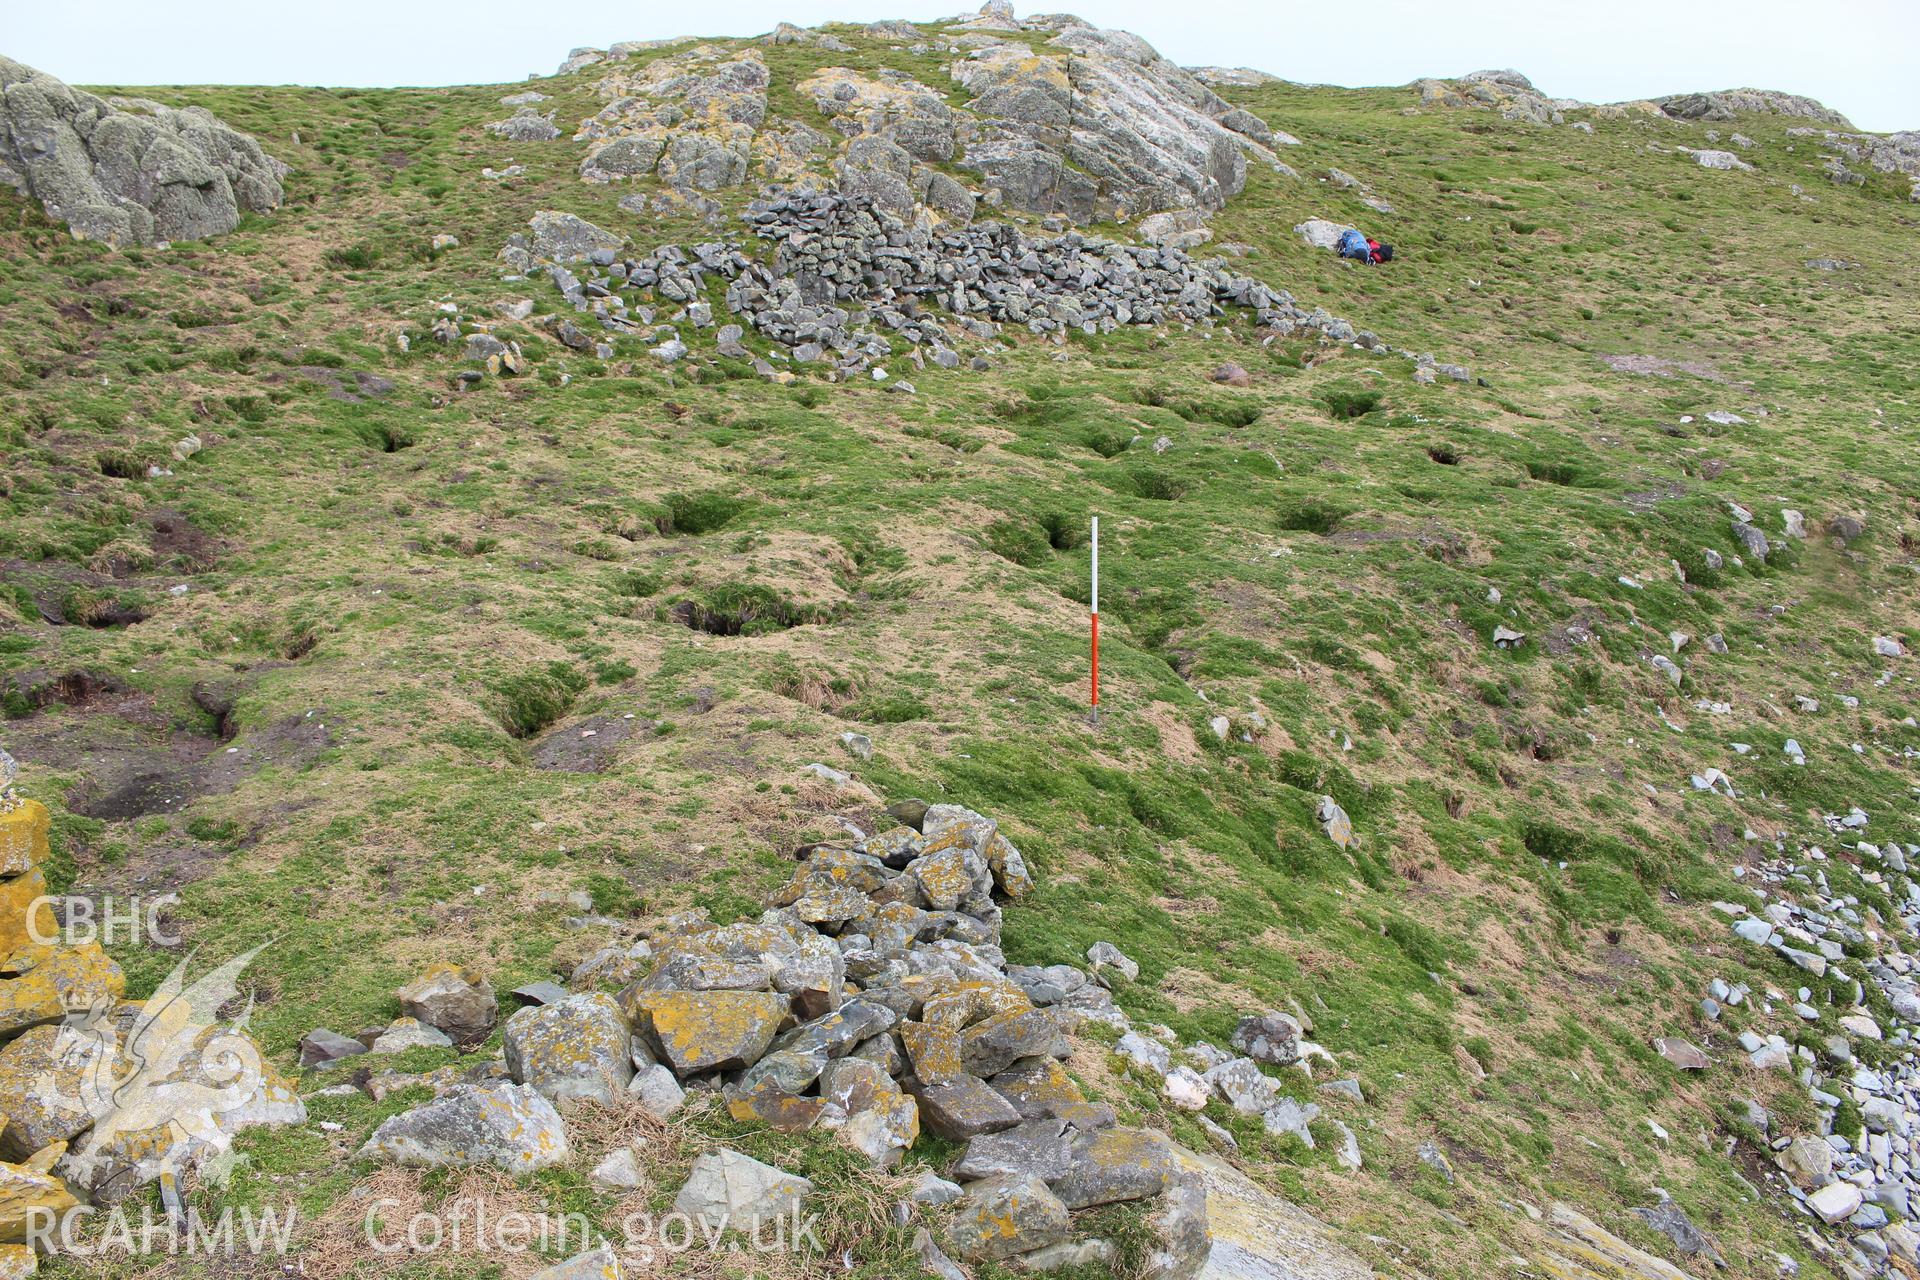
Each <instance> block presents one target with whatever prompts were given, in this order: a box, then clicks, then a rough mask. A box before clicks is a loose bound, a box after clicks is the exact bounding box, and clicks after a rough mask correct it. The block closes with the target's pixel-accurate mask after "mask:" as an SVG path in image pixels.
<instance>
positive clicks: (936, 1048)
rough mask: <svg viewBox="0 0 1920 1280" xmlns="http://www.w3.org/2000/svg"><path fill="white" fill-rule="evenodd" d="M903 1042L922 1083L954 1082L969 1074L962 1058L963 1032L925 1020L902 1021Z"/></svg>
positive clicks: (914, 1070) (901, 1035) (901, 1037)
mask: <svg viewBox="0 0 1920 1280" xmlns="http://www.w3.org/2000/svg"><path fill="white" fill-rule="evenodd" d="M900 1043H901V1045H902V1046H903V1047H904V1048H905V1049H906V1053H907V1060H908V1061H909V1062H911V1063H912V1064H913V1073H914V1075H916V1076H918V1077H919V1078H920V1080H921V1082H922V1083H924V1084H930V1085H939V1084H951V1083H953V1082H954V1081H955V1080H956V1079H958V1078H959V1077H961V1076H963V1075H965V1074H967V1070H966V1066H965V1064H964V1063H963V1062H962V1061H961V1057H960V1032H958V1031H957V1030H955V1029H954V1028H952V1027H936V1026H930V1025H928V1024H927V1023H924V1022H903V1023H901V1024H900Z"/></svg>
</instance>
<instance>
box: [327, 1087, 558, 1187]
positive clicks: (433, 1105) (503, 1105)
mask: <svg viewBox="0 0 1920 1280" xmlns="http://www.w3.org/2000/svg"><path fill="white" fill-rule="evenodd" d="M570 1154H571V1152H570V1150H569V1148H568V1146H567V1131H566V1127H565V1126H564V1125H563V1124H562V1123H561V1121H560V1113H559V1112H557V1111H555V1110H554V1109H553V1104H552V1103H551V1102H549V1101H547V1099H546V1098H544V1097H542V1096H541V1094H540V1093H539V1091H538V1090H536V1089H533V1088H530V1087H528V1086H526V1085H518V1084H496V1085H456V1086H454V1087H453V1088H451V1089H449V1090H448V1091H447V1092H446V1093H444V1094H442V1095H441V1096H440V1097H438V1098H435V1099H434V1100H433V1101H432V1102H429V1103H427V1104H425V1105H424V1106H420V1107H416V1108H414V1109H413V1110H412V1111H403V1112H401V1113H400V1114H399V1115H397V1116H389V1117H388V1118H387V1119H386V1120H384V1121H382V1122H381V1124H380V1127H379V1128H378V1129H375V1130H374V1131H373V1136H372V1137H371V1138H368V1139H367V1141H366V1144H365V1145H364V1146H362V1147H361V1148H360V1155H361V1157H362V1158H364V1159H376V1160H389V1161H392V1162H393V1163H395V1164H401V1165H412V1166H415V1167H420V1168H434V1167H439V1166H469V1165H492V1166H493V1167H495V1168H498V1169H504V1170H506V1171H508V1172H510V1173H530V1172H532V1171H534V1170H536V1169H545V1168H547V1167H548V1166H550V1165H555V1164H559V1163H561V1162H562V1161H564V1160H566V1159H567V1158H568V1156H569V1155H570Z"/></svg>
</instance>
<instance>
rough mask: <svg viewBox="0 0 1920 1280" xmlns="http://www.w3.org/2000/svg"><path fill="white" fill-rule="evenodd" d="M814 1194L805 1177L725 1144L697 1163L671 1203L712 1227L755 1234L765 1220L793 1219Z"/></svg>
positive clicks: (810, 1184) (697, 1160) (677, 1209)
mask: <svg viewBox="0 0 1920 1280" xmlns="http://www.w3.org/2000/svg"><path fill="white" fill-rule="evenodd" d="M812 1192H813V1183H811V1182H809V1181H808V1180H807V1179H805V1178H802V1177H798V1176H796V1175H794V1174H791V1173H788V1172H787V1171H786V1170H784V1169H776V1168H774V1167H773V1166H772V1165H770V1164H762V1163H760V1161H758V1160H755V1159H754V1158H753V1157H751V1156H747V1155H743V1154H741V1153H740V1152H738V1151H733V1150H730V1149H728V1148H725V1147H722V1148H721V1149H720V1150H718V1151H709V1152H707V1153H706V1154H705V1155H703V1156H701V1157H699V1158H698V1159H696V1160H695V1161H694V1162H693V1169H692V1171H691V1172H690V1173H689V1174H688V1175H687V1181H686V1184H685V1185H684V1186H682V1187H681V1188H680V1194H679V1195H677V1196H675V1197H674V1200H673V1207H674V1209H675V1211H676V1212H679V1213H684V1214H686V1215H687V1216H688V1217H690V1218H692V1219H694V1220H695V1221H697V1222H699V1223H701V1224H702V1225H704V1226H706V1227H708V1228H709V1229H718V1228H720V1227H731V1228H733V1229H735V1230H738V1231H743V1232H745V1233H747V1234H748V1235H751V1234H752V1233H753V1231H754V1230H755V1229H756V1228H757V1227H759V1226H760V1224H761V1223H762V1222H777V1221H779V1220H781V1219H783V1218H788V1219H790V1218H791V1217H792V1216H793V1214H794V1213H795V1212H796V1211H797V1210H798V1209H799V1208H800V1206H801V1204H802V1203H803V1202H804V1201H805V1200H806V1198H807V1196H809V1195H811V1194H812Z"/></svg>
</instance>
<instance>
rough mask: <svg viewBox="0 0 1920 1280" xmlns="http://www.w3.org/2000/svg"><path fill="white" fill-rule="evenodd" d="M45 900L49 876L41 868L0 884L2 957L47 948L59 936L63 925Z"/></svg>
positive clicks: (26, 871)
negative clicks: (36, 946)
mask: <svg viewBox="0 0 1920 1280" xmlns="http://www.w3.org/2000/svg"><path fill="white" fill-rule="evenodd" d="M15 812H16V813H18V812H23V810H16V811H15ZM41 812H43V813H44V812H45V810H42V811H41ZM46 896H47V873H46V871H45V869H44V868H42V867H40V866H39V865H38V864H35V865H31V866H28V867H26V868H25V869H24V870H22V871H21V872H20V873H19V874H18V875H14V876H9V877H8V878H7V879H5V880H0V956H10V955H12V954H13V953H14V952H16V951H18V950H20V949H21V948H22V947H27V946H33V945H36V944H37V945H41V946H44V945H46V944H47V943H48V942H50V941H51V940H52V939H54V938H56V937H58V936H59V934H60V924H59V921H58V920H57V919H55V917H54V914H53V907H52V905H51V904H50V903H48V902H47V901H46Z"/></svg>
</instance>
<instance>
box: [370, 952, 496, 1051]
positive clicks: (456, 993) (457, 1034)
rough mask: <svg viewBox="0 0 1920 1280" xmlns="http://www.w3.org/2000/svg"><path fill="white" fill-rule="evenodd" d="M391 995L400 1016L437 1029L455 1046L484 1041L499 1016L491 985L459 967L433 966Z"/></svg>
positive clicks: (450, 965)
mask: <svg viewBox="0 0 1920 1280" xmlns="http://www.w3.org/2000/svg"><path fill="white" fill-rule="evenodd" d="M394 995H395V997H396V998H398V1000H399V1001H400V1011H401V1012H402V1013H404V1014H406V1015H407V1016H408V1017H410V1018H418V1019H419V1020H420V1021H421V1022H424V1023H426V1024H427V1025H428V1026H430V1027H438V1028H439V1029H440V1030H442V1031H444V1032H446V1033H447V1034H448V1035H449V1036H451V1037H453V1040H454V1042H455V1043H456V1044H474V1043H477V1042H478V1041H481V1040H484V1039H486V1038H487V1033H488V1032H490V1031H492V1030H493V1023H494V1019H495V1018H497V1017H499V1015H500V1005H499V1001H498V1000H497V999H496V998H495V997H494V994H493V984H492V983H490V982H488V981H487V979H486V978H485V977H484V976H483V975H482V974H481V973H479V972H478V971H477V970H474V969H467V968H463V967H461V966H460V965H454V964H436V965H433V966H431V967H429V968H428V969H427V971H426V972H425V973H423V974H421V975H420V976H419V977H418V978H415V979H414V980H413V981H412V982H409V983H408V984H407V985H406V986H404V987H401V988H400V989H399V990H398V991H396V992H394Z"/></svg>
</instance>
